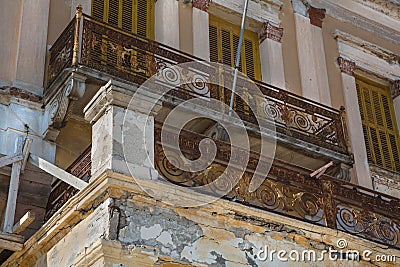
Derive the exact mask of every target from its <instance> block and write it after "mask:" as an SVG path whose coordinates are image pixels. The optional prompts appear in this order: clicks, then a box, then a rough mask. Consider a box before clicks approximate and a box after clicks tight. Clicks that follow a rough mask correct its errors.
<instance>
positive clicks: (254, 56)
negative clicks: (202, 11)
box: [209, 16, 261, 80]
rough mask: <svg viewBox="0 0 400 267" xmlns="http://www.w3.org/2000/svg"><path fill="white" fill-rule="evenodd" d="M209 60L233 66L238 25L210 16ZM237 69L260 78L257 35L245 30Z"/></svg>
mask: <svg viewBox="0 0 400 267" xmlns="http://www.w3.org/2000/svg"><path fill="white" fill-rule="evenodd" d="M209 32H210V39H209V44H210V60H211V61H212V62H220V63H224V64H227V65H229V66H232V67H233V66H234V64H235V58H236V52H237V49H238V44H239V34H240V27H239V26H237V25H233V24H231V23H229V22H226V21H223V20H221V19H218V18H216V17H213V16H210V26H209ZM239 70H240V71H242V72H243V73H244V74H246V75H247V76H249V77H250V78H252V79H257V80H261V68H260V55H259V47H258V35H257V34H256V33H255V32H251V31H248V30H245V33H244V40H243V46H242V50H241V61H240V64H239Z"/></svg>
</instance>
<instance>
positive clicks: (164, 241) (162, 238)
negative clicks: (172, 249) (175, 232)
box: [156, 231, 174, 246]
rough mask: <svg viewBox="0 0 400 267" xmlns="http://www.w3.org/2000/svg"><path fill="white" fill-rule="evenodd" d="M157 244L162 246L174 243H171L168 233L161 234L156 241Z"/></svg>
mask: <svg viewBox="0 0 400 267" xmlns="http://www.w3.org/2000/svg"><path fill="white" fill-rule="evenodd" d="M156 240H157V241H158V242H160V243H161V244H163V245H164V246H166V245H168V244H171V245H173V244H174V243H173V242H172V236H171V234H170V233H168V232H165V231H164V232H162V233H161V235H160V236H159V237H158V238H157V239H156Z"/></svg>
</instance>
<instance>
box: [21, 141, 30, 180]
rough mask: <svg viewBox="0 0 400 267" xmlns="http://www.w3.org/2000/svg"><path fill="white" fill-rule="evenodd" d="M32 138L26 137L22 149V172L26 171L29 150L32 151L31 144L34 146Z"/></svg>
mask: <svg viewBox="0 0 400 267" xmlns="http://www.w3.org/2000/svg"><path fill="white" fill-rule="evenodd" d="M32 141H33V140H32V139H30V138H26V140H25V144H24V149H23V150H22V156H23V160H22V166H21V172H22V173H24V170H25V166H26V163H27V162H28V159H29V152H30V151H31V146H32Z"/></svg>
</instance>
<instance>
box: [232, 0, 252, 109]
mask: <svg viewBox="0 0 400 267" xmlns="http://www.w3.org/2000/svg"><path fill="white" fill-rule="evenodd" d="M248 5H249V0H245V3H244V10H243V16H242V25H241V27H240V36H239V44H238V48H237V52H236V59H235V70H234V75H233V85H232V93H231V101H230V103H229V116H230V115H231V114H232V109H233V100H234V97H235V91H236V83H237V74H238V68H239V64H240V53H241V51H242V44H243V34H244V26H245V23H246V15H247V7H248Z"/></svg>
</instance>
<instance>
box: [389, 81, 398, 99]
mask: <svg viewBox="0 0 400 267" xmlns="http://www.w3.org/2000/svg"><path fill="white" fill-rule="evenodd" d="M390 92H391V94H392V99H395V98H396V97H398V96H399V95H400V80H396V81H394V82H393V83H392V86H391V87H390Z"/></svg>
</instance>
